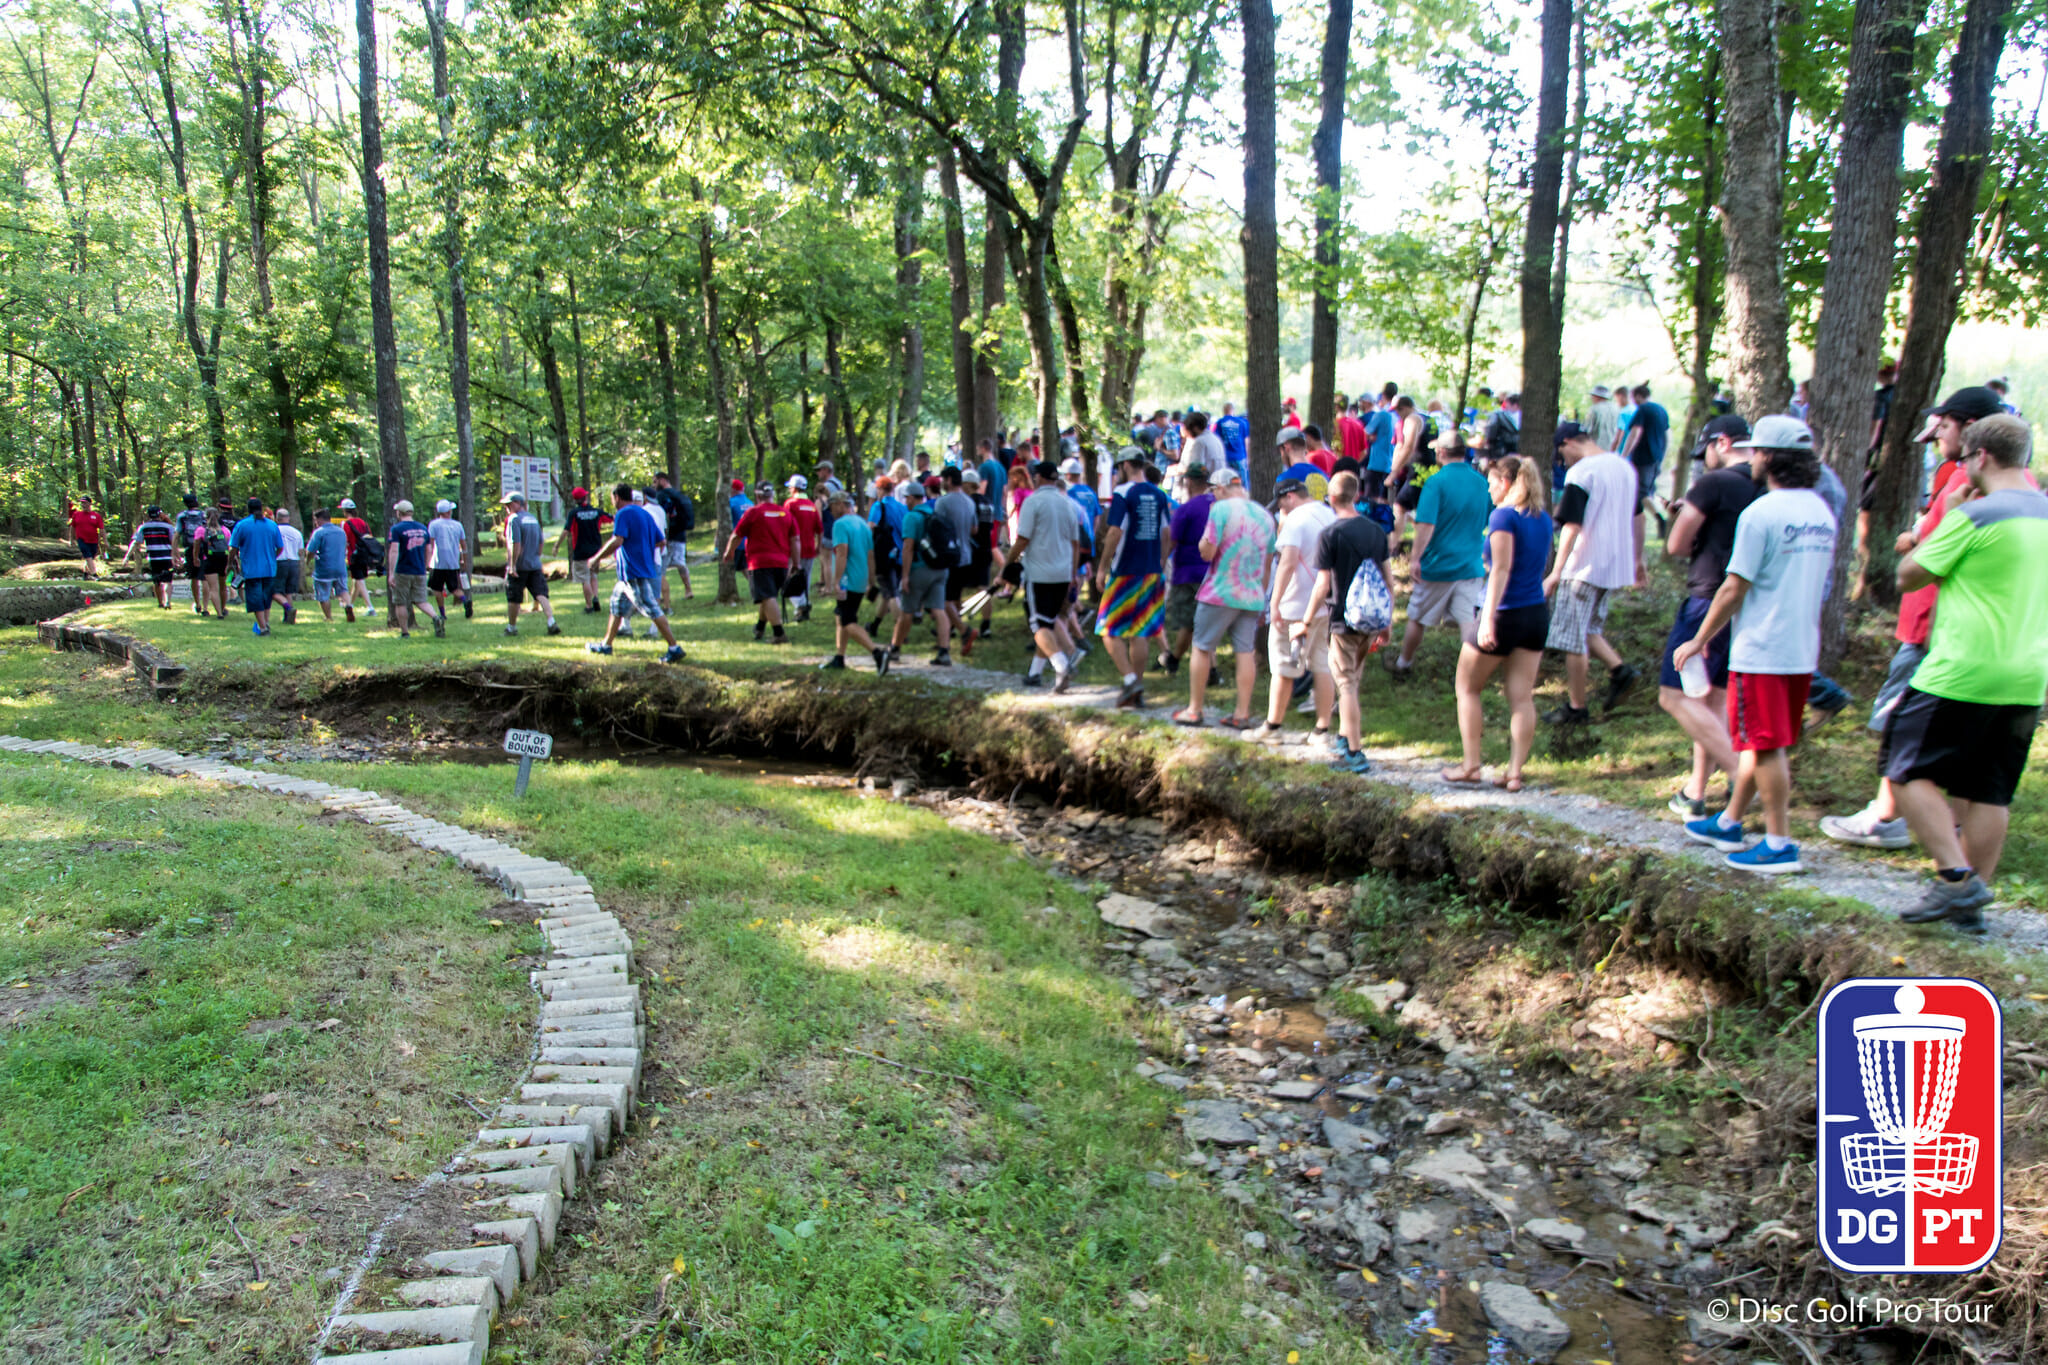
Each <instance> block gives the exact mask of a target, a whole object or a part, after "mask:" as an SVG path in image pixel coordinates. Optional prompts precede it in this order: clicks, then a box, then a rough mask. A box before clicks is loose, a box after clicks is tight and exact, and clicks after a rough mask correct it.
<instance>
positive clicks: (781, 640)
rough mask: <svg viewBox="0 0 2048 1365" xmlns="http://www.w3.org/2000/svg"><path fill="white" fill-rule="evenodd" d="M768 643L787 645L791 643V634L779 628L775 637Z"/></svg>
mask: <svg viewBox="0 0 2048 1365" xmlns="http://www.w3.org/2000/svg"><path fill="white" fill-rule="evenodd" d="M768 643H769V644H771V645H786V644H788V643H789V636H787V635H785V634H783V633H782V632H781V631H779V630H778V631H776V632H775V638H774V639H772V640H770V641H769V642H768Z"/></svg>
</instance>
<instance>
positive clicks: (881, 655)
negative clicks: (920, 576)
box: [818, 489, 889, 678]
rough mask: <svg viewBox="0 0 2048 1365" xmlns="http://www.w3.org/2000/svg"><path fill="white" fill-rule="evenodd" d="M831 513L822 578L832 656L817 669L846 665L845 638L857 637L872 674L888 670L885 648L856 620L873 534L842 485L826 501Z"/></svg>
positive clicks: (871, 561)
mask: <svg viewBox="0 0 2048 1365" xmlns="http://www.w3.org/2000/svg"><path fill="white" fill-rule="evenodd" d="M826 509H827V510H828V511H829V512H830V513H831V514H832V540H831V546H830V548H829V549H828V550H827V552H826V555H825V565H824V578H825V582H826V583H827V584H828V585H829V586H828V588H827V589H826V590H827V591H829V592H830V593H831V594H832V601H833V607H832V657H831V658H829V659H827V660H825V662H824V663H822V664H819V665H818V667H819V668H820V669H843V668H845V667H846V642H847V640H849V639H852V640H855V641H858V642H859V644H860V647H861V648H862V649H865V650H866V651H867V652H868V656H869V657H870V658H872V659H873V660H874V661H875V676H876V677H878V678H879V677H886V676H887V675H888V672H889V651H888V650H886V649H884V648H882V647H881V646H880V645H878V644H876V643H875V641H874V638H873V637H872V636H870V635H869V634H868V633H867V631H866V630H865V629H863V628H862V626H861V623H860V604H861V599H862V598H864V597H866V596H867V591H868V584H869V583H870V582H872V581H873V580H874V576H875V572H876V565H875V535H874V532H873V530H872V529H870V528H869V526H868V524H867V523H866V522H865V521H863V520H861V519H860V518H859V517H857V516H855V515H853V499H851V498H850V497H848V496H847V494H846V490H845V489H836V490H834V491H833V493H832V494H831V495H830V497H829V498H828V499H827V502H826Z"/></svg>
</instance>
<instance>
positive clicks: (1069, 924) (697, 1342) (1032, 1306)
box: [308, 763, 1372, 1365]
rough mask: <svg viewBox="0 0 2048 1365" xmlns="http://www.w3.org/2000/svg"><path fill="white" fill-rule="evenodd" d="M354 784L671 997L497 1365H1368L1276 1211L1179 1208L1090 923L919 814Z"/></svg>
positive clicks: (651, 788) (1209, 1203)
mask: <svg viewBox="0 0 2048 1365" xmlns="http://www.w3.org/2000/svg"><path fill="white" fill-rule="evenodd" d="M308 770H309V771H310V768H309V769H308ZM320 771H321V772H323V773H332V772H333V771H334V770H333V768H332V767H331V766H323V767H322V768H321V769H320ZM344 775H345V776H346V775H347V774H346V770H344ZM353 780H356V781H358V782H362V783H373V784H374V785H376V786H377V788H378V789H379V790H381V791H384V792H387V793H389V794H392V795H394V796H396V797H398V798H400V799H402V800H404V801H405V802H406V803H407V804H409V805H411V806H413V807H414V808H417V809H421V810H425V811H431V812H433V813H434V814H436V815H439V816H442V817H443V818H447V819H450V820H453V821H456V822H458V823H461V824H463V825H465V826H467V827H470V828H475V829H482V830H489V831H492V832H494V833H497V834H499V835H501V836H504V837H507V838H511V839H516V840H517V841H518V842H519V844H520V846H521V847H524V848H529V849H532V850H534V851H536V852H539V853H541V854H543V855H544V856H548V857H554V858H559V859H563V860H565V861H568V862H569V863H571V865H573V866H575V867H577V868H579V869H582V870H584V871H585V872H587V874H588V875H589V876H590V877H591V879H592V881H593V883H594V884H595V886H596V890H597V894H598V896H599V897H600V898H601V899H602V900H603V901H604V903H605V904H606V905H607V906H609V907H612V908H615V909H616V910H617V911H618V912H619V913H621V914H622V915H623V916H624V917H625V918H626V920H627V921H628V924H629V926H630V927H631V928H632V930H633V932H634V935H635V938H636V941H637V943H638V944H639V952H640V958H641V963H642V965H643V967H644V968H645V970H646V971H647V973H648V976H649V978H650V983H649V1009H650V1013H651V1015H652V1017H653V1021H654V1024H655V1027H654V1029H653V1031H652V1037H651V1043H650V1045H651V1047H652V1049H653V1060H654V1064H655V1069H654V1070H653V1072H652V1078H653V1079H652V1081H651V1084H650V1088H649V1091H648V1104H647V1108H646V1111H645V1121H644V1122H643V1123H642V1125H641V1126H640V1128H639V1129H638V1131H636V1132H635V1133H634V1135H633V1137H632V1139H631V1141H630V1142H629V1143H628V1144H627V1145H626V1146H625V1148H624V1150H623V1151H622V1152H621V1153H620V1154H619V1155H617V1156H616V1157H614V1158H613V1159H612V1160H611V1161H610V1162H609V1163H608V1164H607V1165H606V1166H605V1168H604V1170H603V1172H602V1174H601V1175H600V1177H599V1187H598V1189H597V1190H596V1191H595V1193H594V1194H593V1196H592V1198H591V1199H590V1200H589V1201H588V1202H585V1201H581V1200H579V1201H578V1202H577V1203H576V1205H575V1206H574V1208H573V1210H572V1212H571V1214H570V1215H569V1217H568V1219H567V1221H566V1223H565V1225H564V1233H563V1241H562V1250H563V1254H562V1255H560V1257H559V1258H558V1260H557V1261H556V1263H555V1267H554V1269H553V1270H552V1271H551V1272H550V1273H549V1274H548V1275H547V1276H544V1277H543V1279H542V1281H541V1282H540V1283H539V1284H537V1285H536V1286H535V1287H534V1288H533V1289H532V1290H530V1291H529V1296H528V1297H527V1298H526V1299H524V1300H523V1301H522V1302H521V1303H520V1304H518V1305H516V1306H515V1308H514V1309H513V1310H512V1312H511V1313H510V1314H509V1315H508V1320H507V1322H506V1323H505V1324H504V1325H503V1326H502V1327H501V1329H500V1332H499V1335H498V1336H497V1337H496V1338H495V1339H494V1340H495V1343H496V1344H495V1345H494V1348H493V1354H494V1358H497V1359H499V1360H502V1361H508V1362H509V1361H517V1362H552V1361H562V1360H577V1359H582V1358H584V1356H585V1355H586V1353H588V1352H590V1351H592V1350H595V1349H597V1348H599V1347H601V1346H604V1345H607V1344H616V1345H617V1346H618V1352H617V1354H616V1355H615V1356H613V1357H612V1358H613V1359H616V1360H620V1361H626V1362H646V1361H650V1360H653V1359H655V1358H659V1359H661V1360H665V1361H674V1360H701V1361H713V1360H716V1361H747V1362H763V1365H766V1363H767V1362H778V1363H779V1362H787V1361H812V1360H833V1361H840V1360H844V1361H856V1360H857V1361H872V1360H883V1361H1025V1360H1045V1359H1049V1358H1052V1357H1053V1356H1054V1355H1057V1356H1058V1358H1060V1359H1062V1360H1086V1361H1110V1360H1134V1361H1135V1360H1162V1359H1171V1360H1174V1361H1176V1362H1178V1361H1188V1360H1203V1359H1207V1360H1212V1361H1217V1362H1221V1361H1259V1362H1264V1361H1272V1362H1276V1365H1277V1362H1281V1361H1284V1360H1287V1359H1289V1355H1288V1353H1289V1352H1290V1351H1298V1352H1300V1353H1301V1359H1302V1360H1304V1361H1315V1362H1333V1361H1359V1360H1365V1359H1370V1358H1372V1352H1371V1351H1370V1350H1369V1349H1368V1348H1367V1347H1366V1346H1365V1345H1363V1344H1362V1343H1361V1342H1359V1341H1358V1340H1357V1339H1356V1338H1355V1336H1353V1335H1352V1333H1351V1332H1350V1330H1349V1329H1344V1328H1341V1327H1340V1326H1339V1325H1338V1324H1335V1323H1333V1322H1332V1320H1331V1317H1330V1309H1329V1304H1328V1302H1327V1301H1326V1300H1325V1298H1324V1297H1323V1294H1322V1292H1321V1290H1320V1288H1319V1287H1318V1285H1317V1283H1316V1281H1317V1280H1318V1279H1319V1276H1318V1275H1317V1274H1316V1273H1315V1272H1313V1271H1309V1270H1307V1269H1305V1268H1303V1267H1299V1266H1297V1265H1295V1264H1294V1263H1293V1262H1292V1261H1291V1260H1290V1258H1289V1257H1288V1255H1287V1254H1286V1253H1284V1252H1280V1251H1276V1252H1274V1253H1271V1254H1259V1255H1257V1256H1254V1254H1253V1253H1251V1252H1250V1251H1249V1249H1248V1248H1246V1247H1245V1246H1244V1244H1243V1240H1242V1233H1243V1232H1244V1231H1245V1230H1247V1229H1248V1228H1251V1227H1264V1228H1265V1229H1266V1230H1267V1231H1268V1232H1270V1233H1273V1234H1275V1245H1276V1247H1278V1246H1280V1245H1282V1239H1281V1238H1280V1237H1279V1235H1278V1234H1279V1233H1280V1232H1281V1230H1282V1228H1283V1227H1284V1224H1283V1223H1281V1222H1280V1221H1278V1220H1277V1219H1276V1217H1275V1215H1274V1213H1273V1212H1272V1211H1271V1210H1261V1211H1257V1212H1252V1211H1247V1210H1244V1209H1241V1208H1239V1207H1238V1206H1236V1205H1234V1204H1230V1203H1227V1202H1225V1201H1223V1200H1221V1199H1219V1198H1217V1197H1216V1196H1215V1194H1214V1193H1213V1192H1205V1191H1203V1190H1201V1189H1200V1188H1198V1186H1199V1182H1198V1181H1197V1179H1196V1178H1195V1176H1193V1175H1185V1176H1183V1175H1182V1173H1181V1170H1180V1163H1179V1161H1178V1153H1180V1152H1181V1151H1182V1149H1183V1148H1184V1146H1185V1143H1184V1142H1183V1141H1182V1140H1181V1139H1180V1137H1179V1132H1178V1124H1177V1120H1176V1119H1175V1117H1174V1109H1175V1105H1176V1102H1177V1099H1178V1097H1177V1096H1175V1095H1174V1094H1172V1093H1171V1092H1169V1091H1167V1090H1165V1089H1163V1088H1161V1087H1159V1086H1157V1085H1154V1084H1152V1083H1150V1082H1148V1081H1144V1080H1141V1079H1139V1078H1138V1077H1137V1076H1135V1075H1133V1074H1132V1073H1131V1070H1130V1068H1131V1066H1132V1065H1133V1064H1134V1063H1135V1062H1136V1061H1137V1060H1138V1059H1139V1057H1140V1055H1141V1054H1140V1050H1139V1046H1138V1040H1139V1036H1141V1035H1142V1033H1143V1030H1144V1029H1145V1028H1146V1027H1147V1025H1146V1023H1145V1021H1144V1018H1143V1016H1141V1014H1140V1013H1139V1012H1138V1011H1137V1010H1136V1009H1135V1008H1134V1005H1133V1002H1132V1001H1131V999H1130V997H1129V995H1128V993H1127V992H1126V991H1125V990H1123V989H1122V988H1121V986H1120V985H1119V984H1118V983H1116V982H1114V981H1112V980H1110V979H1107V978H1105V977H1104V976H1102V975H1101V974H1100V973H1099V972H1098V971H1097V970H1096V969H1095V966H1094V961H1095V954H1096V948H1095V944H1096V941H1097V936H1098V933H1099V930H1098V928H1097V925H1096V917H1095V914H1094V912H1093V909H1092V908H1091V905H1090V897H1089V896H1088V895H1087V894H1085V893H1084V892H1082V891H1080V890H1078V889H1076V888H1074V887H1071V886H1069V885H1066V884H1064V883H1062V882H1060V881H1059V880H1057V879H1055V878H1053V877H1051V876H1049V875H1047V874H1046V873H1044V872H1043V871H1041V870H1039V869H1037V868H1035V867H1034V866H1033V865H1032V864H1030V863H1029V862H1027V861H1026V860H1024V859H1023V858H1021V857H1019V856H1017V855H1015V854H1014V853H1012V852H1010V851H1009V850H1007V849H1005V848H1003V847H1001V846H999V845H997V844H995V843H993V842H992V841H990V840H988V839H986V838H984V837H981V836H978V835H972V834H967V833H963V832H960V831H956V830H952V829H949V828H948V827H947V826H946V825H945V824H944V823H943V822H942V821H940V820H939V819H938V818H937V817H935V816H933V815H931V814H929V813H926V812H923V811H920V810H917V809H914V808H905V807H902V806H898V805H892V804H890V803H888V802H886V801H881V800H862V799H858V798H855V797H853V796H850V795H848V794H846V793H843V792H836V791H821V790H816V789H810V788H804V787H798V786H794V785H788V784H772V783H767V782H753V781H745V780H736V779H733V778H730V777H721V776H714V775H711V774H707V773H702V772H697V771H692V770H691V769H690V768H688V767H634V766H625V765H620V764H616V763H596V764H576V765H567V764H560V765H555V766H553V767H546V768H543V769H541V770H540V771H538V772H537V773H536V775H535V778H534V783H533V787H532V790H531V792H530V793H529V794H528V796H527V797H526V799H525V800H524V801H523V802H518V801H515V800H514V799H513V798H512V796H511V774H510V770H509V768H503V769H500V768H490V767H486V768H478V767H466V766H446V765H422V766H406V767H380V768H378V769H377V770H376V771H375V772H374V773H370V772H367V771H365V772H361V773H357V774H355V775H354V777H353ZM1047 907H1051V908H1052V909H1051V912H1048V911H1047ZM846 1048H857V1049H860V1050H862V1051H867V1052H873V1053H879V1054H882V1055H885V1056H887V1057H889V1058H890V1059H892V1060H894V1061H898V1062H901V1063H904V1064H906V1065H909V1066H916V1067H923V1068H925V1069H926V1070H928V1071H937V1072H946V1073H952V1074H953V1075H956V1076H963V1077H968V1078H971V1080H972V1081H973V1082H974V1084H971V1085H970V1084H963V1083H961V1082H960V1081H956V1080H948V1079H943V1078H940V1077H935V1076H928V1075H922V1074H918V1073H914V1072H907V1071H901V1070H896V1069H893V1068H891V1067H888V1066H885V1065H881V1064H877V1063H874V1062H871V1061H869V1060H866V1059H864V1058H861V1057H858V1056H855V1055H853V1054H852V1053H849V1052H847V1051H845V1050H844V1049H846ZM1254 1259H1256V1260H1257V1261H1259V1262H1261V1263H1262V1264H1263V1266H1264V1268H1265V1269H1266V1271H1268V1272H1269V1273H1271V1274H1272V1275H1273V1276H1274V1277H1275V1282H1274V1284H1269V1285H1267V1286H1266V1287H1263V1288H1261V1287H1257V1286H1255V1285H1253V1284H1251V1283H1248V1282H1247V1280H1246V1279H1245V1265H1246V1263H1247V1261H1250V1260H1254ZM664 1282H666V1288H665V1289H664ZM1275 1285H1277V1286H1278V1287H1280V1288H1282V1289H1284V1290H1286V1291H1289V1292H1286V1293H1284V1294H1276V1293H1275V1292H1274V1288H1275ZM1133 1291H1136V1292H1138V1293H1139V1294H1142V1295H1144V1296H1145V1298H1146V1300H1147V1301H1149V1307H1146V1308H1144V1309H1140V1308H1138V1307H1135V1306H1134V1301H1133V1300H1132V1299H1131V1297H1130V1295H1131V1294H1132V1292H1133ZM664 1294H665V1298H664V1297H663V1296H664ZM657 1302H660V1303H661V1304H662V1307H661V1309H660V1310H657V1308H656V1304H657ZM1268 1311H1270V1312H1272V1313H1273V1314H1275V1315H1276V1316H1275V1317H1274V1318H1273V1319H1271V1320H1268V1319H1266V1318H1264V1317H1262V1316H1261V1314H1263V1313H1265V1312H1268ZM1333 1328H1336V1329H1337V1330H1332V1329H1333ZM1314 1334H1320V1339H1318V1337H1317V1335H1314Z"/></svg>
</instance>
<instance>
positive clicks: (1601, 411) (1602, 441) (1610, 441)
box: [1585, 384, 1621, 450]
mask: <svg viewBox="0 0 2048 1365" xmlns="http://www.w3.org/2000/svg"><path fill="white" fill-rule="evenodd" d="M1592 397H1593V401H1592V403H1591V404H1590V405H1589V406H1588V407H1587V408H1586V422H1585V427H1586V434H1587V435H1588V436H1591V437H1592V438H1593V444H1594V445H1596V446H1599V447H1600V448H1601V449H1602V450H1619V449H1620V448H1621V409H1620V408H1618V407H1616V406H1615V404H1614V390H1612V389H1610V388H1608V387H1607V386H1606V385H1605V384H1595V385H1594V386H1593V394H1592Z"/></svg>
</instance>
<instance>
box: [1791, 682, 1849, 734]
mask: <svg viewBox="0 0 2048 1365" xmlns="http://www.w3.org/2000/svg"><path fill="white" fill-rule="evenodd" d="M1854 700H1856V698H1855V697H1854V696H1853V695H1852V694H1850V693H1848V692H1845V691H1843V690H1842V689H1840V688H1836V689H1835V692H1834V694H1832V695H1830V696H1828V697H1826V698H1824V699H1821V700H1811V699H1809V700H1808V701H1807V703H1806V723H1805V724H1804V725H1802V726H1801V727H1800V729H1799V734H1800V737H1801V738H1802V739H1803V738H1805V737H1806V736H1807V735H1810V734H1812V733H1813V732H1814V731H1815V730H1818V729H1820V727H1821V726H1823V725H1826V724H1827V723H1828V722H1829V721H1831V720H1833V719H1834V718H1835V717H1836V716H1839V715H1841V714H1842V712H1843V711H1844V710H1845V709H1847V707H1848V705H1849V703H1850V702H1852V701H1854Z"/></svg>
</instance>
